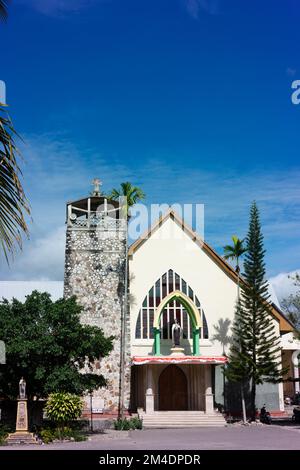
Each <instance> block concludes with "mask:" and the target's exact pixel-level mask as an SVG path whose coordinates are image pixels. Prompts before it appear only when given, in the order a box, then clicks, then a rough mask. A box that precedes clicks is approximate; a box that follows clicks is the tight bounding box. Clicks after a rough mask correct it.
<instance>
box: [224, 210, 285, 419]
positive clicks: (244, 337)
mask: <svg viewBox="0 0 300 470" xmlns="http://www.w3.org/2000/svg"><path fill="white" fill-rule="evenodd" d="M246 248H247V252H246V255H245V261H244V276H243V282H242V283H241V291H242V292H241V300H240V306H238V307H237V311H236V319H235V323H234V326H233V333H234V339H233V345H232V348H231V352H230V355H229V367H228V374H227V375H228V378H229V379H231V380H233V381H235V382H237V381H239V382H241V383H242V382H243V380H245V379H246V378H247V380H249V382H250V400H251V401H250V406H251V417H252V419H255V411H256V406H255V402H256V386H257V385H259V384H262V383H263V382H270V383H278V382H280V381H281V380H282V377H283V375H284V373H285V371H284V370H282V369H281V363H280V346H279V342H280V339H279V338H278V335H277V334H276V330H275V326H274V322H273V317H272V311H271V304H270V301H269V299H270V296H269V293H268V282H267V280H266V279H265V273H266V271H265V262H264V256H265V250H264V245H263V235H262V232H261V225H260V217H259V211H258V208H257V205H256V203H255V202H253V204H252V206H251V209H250V223H249V230H248V235H247V237H246Z"/></svg>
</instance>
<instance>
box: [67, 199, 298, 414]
mask: <svg viewBox="0 0 300 470" xmlns="http://www.w3.org/2000/svg"><path fill="white" fill-rule="evenodd" d="M126 273H127V274H126ZM126 289H128V292H127V290H126ZM65 295H66V296H69V295H76V296H77V299H78V301H79V302H80V303H81V304H82V306H83V314H82V321H83V322H86V323H90V324H95V325H98V326H100V327H101V328H102V329H103V331H104V333H105V334H107V335H111V334H113V335H114V337H115V340H114V350H113V352H112V353H111V355H110V357H109V358H104V359H102V360H100V362H99V372H100V371H101V373H103V375H104V376H105V377H106V379H107V382H108V386H107V388H106V389H102V390H99V391H98V392H97V394H96V397H98V399H99V400H100V401H101V400H102V401H101V403H102V406H103V411H104V412H105V413H112V414H113V413H116V412H117V411H118V408H120V406H122V407H123V406H124V407H125V409H126V410H128V411H133V412H138V413H140V414H141V415H143V416H144V419H146V418H147V417H151V416H152V417H154V419H155V416H158V415H157V413H159V412H163V411H169V412H185V413H187V412H194V413H195V412H199V413H202V414H204V415H205V414H206V415H207V416H211V417H216V416H217V414H218V413H217V410H218V409H220V408H222V406H223V405H224V380H223V374H222V366H223V365H224V364H225V363H226V360H227V359H226V352H228V347H229V345H228V340H227V338H228V336H230V325H232V323H233V320H234V311H235V305H236V299H237V275H236V272H235V271H234V269H233V268H232V267H231V266H230V265H229V264H228V263H227V262H226V261H225V260H224V259H223V258H222V257H220V256H219V255H218V254H217V253H216V252H215V251H214V250H213V249H212V248H211V247H210V246H209V245H207V244H206V243H205V242H204V241H203V240H202V239H201V237H200V236H199V235H198V234H197V233H196V232H195V231H193V230H192V229H191V228H190V227H188V226H187V224H186V223H185V222H184V221H183V220H181V219H180V218H179V216H178V215H177V214H176V213H174V212H173V211H172V210H169V211H168V212H167V213H166V214H164V216H163V217H161V218H160V219H159V221H157V222H156V223H155V224H154V225H153V227H151V229H149V231H147V233H146V234H144V236H142V237H141V238H139V239H138V240H136V241H135V242H134V243H133V244H132V245H131V246H129V248H128V249H127V246H126V221H124V220H122V218H120V216H119V210H118V204H117V203H114V207H113V208H112V209H110V211H109V210H108V208H107V201H106V199H105V198H104V197H102V196H101V195H100V193H98V192H96V193H94V194H93V195H92V196H90V197H87V198H82V199H80V200H77V201H73V202H70V203H68V205H67V244H66V268H65ZM272 321H273V323H274V327H275V329H276V332H277V335H278V337H280V338H281V341H282V347H283V354H284V355H285V361H288V362H289V363H290V365H291V364H292V363H291V358H292V355H293V353H294V352H295V351H296V350H297V349H298V350H299V349H300V346H299V344H298V343H297V342H296V341H295V340H294V336H293V332H294V328H293V325H292V324H291V323H290V322H289V321H288V320H287V319H286V317H285V316H284V315H283V313H282V312H281V311H280V309H279V308H278V307H277V306H276V305H275V304H272ZM174 322H176V323H177V324H179V325H180V340H179V341H178V338H177V340H176V341H175V342H176V344H174V328H173V325H174ZM222 327H223V328H222ZM226 329H227V330H226ZM222 335H223V336H224V338H222ZM280 360H281V358H280ZM297 370H298V369H296V368H293V367H292V365H291V374H290V375H293V376H294V375H296V374H297ZM225 392H226V393H225V395H226V394H227V395H230V393H231V392H230V390H229V389H228V390H227V391H226V389H225ZM232 393H233V395H232V396H227V397H225V399H226V400H227V401H229V402H231V404H232V402H233V403H234V400H235V397H234V392H232ZM260 403H261V404H263V403H266V404H267V407H268V408H269V409H271V410H273V411H277V412H280V411H283V410H284V385H283V384H278V385H270V384H269V385H267V384H264V385H263V386H260V387H259V390H258V404H260ZM239 407H240V405H239V403H237V404H236V408H237V409H239ZM151 419H152V418H151Z"/></svg>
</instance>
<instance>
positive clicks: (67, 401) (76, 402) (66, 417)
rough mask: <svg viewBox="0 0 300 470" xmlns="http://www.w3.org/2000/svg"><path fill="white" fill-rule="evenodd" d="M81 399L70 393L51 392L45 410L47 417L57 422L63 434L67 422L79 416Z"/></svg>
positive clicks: (81, 407)
mask: <svg viewBox="0 0 300 470" xmlns="http://www.w3.org/2000/svg"><path fill="white" fill-rule="evenodd" d="M82 410H83V401H82V399H81V397H79V396H78V395H73V394H72V393H64V392H58V393H51V395H49V398H48V401H47V404H46V407H45V411H46V415H47V417H48V418H49V419H51V420H52V421H54V422H55V423H57V428H58V430H59V432H60V434H61V436H62V435H63V432H64V428H65V426H66V424H67V423H69V422H70V421H72V420H75V419H77V418H79V417H80V416H81V413H82Z"/></svg>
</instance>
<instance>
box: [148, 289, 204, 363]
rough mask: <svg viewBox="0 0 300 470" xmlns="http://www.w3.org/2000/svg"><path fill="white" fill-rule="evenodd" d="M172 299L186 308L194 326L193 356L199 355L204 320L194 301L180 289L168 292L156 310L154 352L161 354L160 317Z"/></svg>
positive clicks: (157, 354) (156, 354)
mask: <svg viewBox="0 0 300 470" xmlns="http://www.w3.org/2000/svg"><path fill="white" fill-rule="evenodd" d="M172 300H178V301H179V302H180V303H181V304H182V305H183V306H184V308H185V309H186V311H187V313H188V315H189V317H190V319H191V322H192V327H193V356H198V355H199V354H200V351H199V329H200V328H201V327H202V320H201V317H200V314H199V310H198V308H197V307H196V305H195V304H194V302H193V301H192V300H191V299H190V298H189V297H188V296H187V295H185V294H184V293H183V292H180V291H179V290H176V291H173V292H171V293H170V294H168V295H167V296H166V297H165V298H164V299H163V300H162V301H161V303H160V304H159V306H158V307H157V309H156V311H155V315H154V320H153V328H154V354H155V356H160V327H159V323H160V317H161V314H162V312H163V311H164V309H165V307H166V305H168V303H169V302H171V301H172Z"/></svg>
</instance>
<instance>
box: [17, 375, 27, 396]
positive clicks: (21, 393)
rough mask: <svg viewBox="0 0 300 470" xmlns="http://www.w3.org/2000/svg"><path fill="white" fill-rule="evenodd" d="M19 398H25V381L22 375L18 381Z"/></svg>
mask: <svg viewBox="0 0 300 470" xmlns="http://www.w3.org/2000/svg"><path fill="white" fill-rule="evenodd" d="M19 398H26V382H25V380H24V378H23V377H22V378H21V380H20V382H19Z"/></svg>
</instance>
